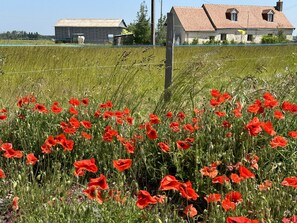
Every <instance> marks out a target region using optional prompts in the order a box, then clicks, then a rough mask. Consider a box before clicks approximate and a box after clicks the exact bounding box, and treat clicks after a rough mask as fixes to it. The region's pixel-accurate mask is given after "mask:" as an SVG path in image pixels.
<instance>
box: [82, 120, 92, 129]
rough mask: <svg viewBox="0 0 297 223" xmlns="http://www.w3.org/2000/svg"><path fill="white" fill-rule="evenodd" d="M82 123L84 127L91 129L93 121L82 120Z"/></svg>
mask: <svg viewBox="0 0 297 223" xmlns="http://www.w3.org/2000/svg"><path fill="white" fill-rule="evenodd" d="M80 123H81V125H82V126H83V127H84V128H86V129H90V128H92V123H91V122H89V121H86V120H82V121H81V122H80Z"/></svg>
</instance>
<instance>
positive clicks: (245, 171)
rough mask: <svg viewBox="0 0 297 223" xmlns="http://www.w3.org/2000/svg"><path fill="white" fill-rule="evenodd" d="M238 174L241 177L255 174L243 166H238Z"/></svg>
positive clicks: (251, 176)
mask: <svg viewBox="0 0 297 223" xmlns="http://www.w3.org/2000/svg"><path fill="white" fill-rule="evenodd" d="M239 176H240V177H241V178H243V179H248V178H255V175H254V174H253V173H252V172H251V171H249V170H248V169H247V168H246V167H244V166H242V165H241V166H239Z"/></svg>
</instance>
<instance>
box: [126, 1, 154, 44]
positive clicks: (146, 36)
mask: <svg viewBox="0 0 297 223" xmlns="http://www.w3.org/2000/svg"><path fill="white" fill-rule="evenodd" d="M147 16H148V15H147V6H146V5H145V2H142V3H141V5H140V9H139V12H137V18H136V21H135V22H134V23H131V24H129V26H128V30H129V31H131V32H133V33H134V41H135V43H136V44H149V43H150V21H149V18H147Z"/></svg>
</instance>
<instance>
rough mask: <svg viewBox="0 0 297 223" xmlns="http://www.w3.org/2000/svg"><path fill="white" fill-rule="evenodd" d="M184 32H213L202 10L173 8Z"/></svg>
mask: <svg viewBox="0 0 297 223" xmlns="http://www.w3.org/2000/svg"><path fill="white" fill-rule="evenodd" d="M172 10H174V11H175V13H176V15H177V17H178V19H179V21H180V22H181V24H182V26H183V28H184V29H185V31H215V29H214V27H213V26H212V25H211V22H210V21H209V19H208V18H207V15H206V13H205V11H204V9H203V8H192V7H173V8H172Z"/></svg>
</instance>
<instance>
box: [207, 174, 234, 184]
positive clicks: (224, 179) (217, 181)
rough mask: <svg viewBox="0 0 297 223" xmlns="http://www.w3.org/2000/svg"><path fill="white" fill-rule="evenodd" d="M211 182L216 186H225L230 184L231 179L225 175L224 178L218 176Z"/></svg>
mask: <svg viewBox="0 0 297 223" xmlns="http://www.w3.org/2000/svg"><path fill="white" fill-rule="evenodd" d="M211 182H212V183H214V184H216V183H219V184H224V183H230V179H229V178H228V177H227V176H225V175H223V176H217V177H215V178H213V179H212V181H211Z"/></svg>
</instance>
